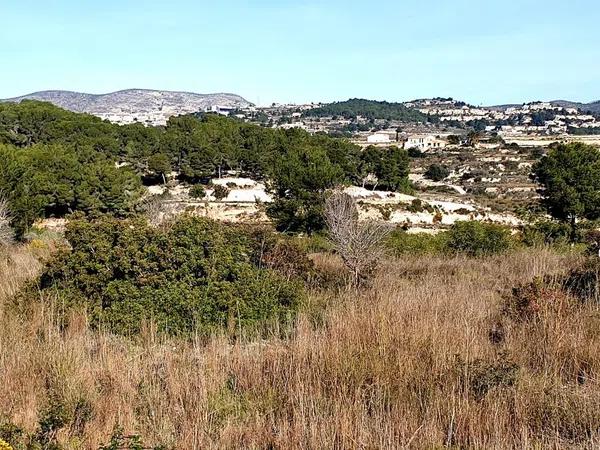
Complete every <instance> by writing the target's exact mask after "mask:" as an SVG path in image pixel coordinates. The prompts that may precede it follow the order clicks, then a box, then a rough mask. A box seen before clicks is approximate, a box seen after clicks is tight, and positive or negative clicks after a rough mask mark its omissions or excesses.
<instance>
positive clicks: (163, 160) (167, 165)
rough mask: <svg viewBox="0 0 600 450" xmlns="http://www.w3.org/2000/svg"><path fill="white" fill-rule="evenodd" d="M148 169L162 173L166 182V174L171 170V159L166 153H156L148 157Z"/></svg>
mask: <svg viewBox="0 0 600 450" xmlns="http://www.w3.org/2000/svg"><path fill="white" fill-rule="evenodd" d="M148 170H150V171H152V172H154V173H156V174H158V175H160V176H161V177H162V181H163V184H165V183H166V182H167V180H166V175H167V174H168V173H169V172H171V161H169V157H168V156H167V155H165V154H164V153H156V154H154V155H152V156H151V157H150V158H148Z"/></svg>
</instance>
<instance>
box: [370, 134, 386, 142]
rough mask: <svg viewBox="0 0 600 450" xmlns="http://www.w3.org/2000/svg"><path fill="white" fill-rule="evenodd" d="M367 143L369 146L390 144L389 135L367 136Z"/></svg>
mask: <svg viewBox="0 0 600 450" xmlns="http://www.w3.org/2000/svg"><path fill="white" fill-rule="evenodd" d="M367 142H368V143H369V144H387V143H389V142H390V135H389V134H384V133H375V134H372V135H370V136H367Z"/></svg>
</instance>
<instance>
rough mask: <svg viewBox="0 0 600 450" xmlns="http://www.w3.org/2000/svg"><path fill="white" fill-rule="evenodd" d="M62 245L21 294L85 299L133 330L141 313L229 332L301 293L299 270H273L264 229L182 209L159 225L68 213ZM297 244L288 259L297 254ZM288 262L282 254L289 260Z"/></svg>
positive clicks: (96, 317)
mask: <svg viewBox="0 0 600 450" xmlns="http://www.w3.org/2000/svg"><path fill="white" fill-rule="evenodd" d="M66 239H67V241H68V245H69V249H65V250H63V251H62V252H61V253H59V254H58V255H56V256H55V258H54V259H53V260H52V262H51V263H50V264H49V266H48V267H47V268H46V269H45V270H44V272H43V273H42V275H41V277H40V280H39V283H38V284H36V285H35V286H32V288H34V289H33V290H32V291H31V292H30V294H29V295H31V294H32V293H33V295H37V292H38V291H41V292H42V294H46V293H48V294H50V293H53V294H54V295H56V296H58V299H59V301H60V302H62V304H63V305H66V306H67V308H72V307H84V308H85V310H86V311H87V313H88V314H89V317H90V319H91V323H92V325H94V326H98V325H102V326H104V327H106V328H108V329H110V330H113V331H116V332H119V333H127V334H130V333H137V332H139V331H140V327H141V326H142V324H143V323H144V321H146V322H148V323H149V322H153V323H154V324H155V325H156V326H157V327H158V329H159V330H160V331H167V332H169V333H171V334H181V333H188V334H189V333H191V332H196V333H199V334H204V335H206V334H209V333H210V332H211V331H213V330H214V329H216V328H228V329H229V330H230V332H231V333H232V334H235V333H237V332H238V331H241V330H242V329H243V330H244V331H250V330H252V329H255V328H257V327H259V326H261V325H266V324H267V323H268V322H271V323H272V324H280V325H281V324H284V323H286V322H287V321H289V320H290V319H292V318H293V317H294V315H295V312H296V310H297V308H298V306H299V303H300V302H301V300H302V298H303V295H304V294H303V287H302V284H301V283H299V282H297V281H298V279H299V277H296V276H294V277H292V278H289V276H287V277H286V276H285V275H289V274H290V272H289V270H288V271H287V273H285V274H281V273H278V272H277V271H276V269H277V265H276V264H275V265H271V267H270V266H269V262H272V261H273V255H274V253H273V252H277V251H278V249H279V247H278V246H277V240H276V238H275V237H274V236H273V235H272V233H268V232H259V230H253V229H251V228H244V227H239V226H233V225H222V224H218V223H216V222H213V221H211V220H208V219H201V218H192V217H187V216H183V217H181V218H179V219H178V220H176V221H174V222H173V223H170V224H169V226H168V227H165V228H152V227H150V226H149V225H148V224H147V223H146V222H145V221H144V220H143V219H137V220H118V219H114V218H110V217H104V218H102V219H98V220H94V221H86V220H72V221H71V222H70V223H69V225H68V228H67V231H66ZM303 258H306V257H305V256H303V255H302V253H300V252H297V253H295V254H293V263H294V264H296V265H298V264H302V259H303ZM288 264H289V263H288Z"/></svg>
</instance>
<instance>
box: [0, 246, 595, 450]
mask: <svg viewBox="0 0 600 450" xmlns="http://www.w3.org/2000/svg"><path fill="white" fill-rule="evenodd" d="M14 255H15V256H14V257H13V258H12V259H10V260H9V261H3V262H2V267H0V270H1V271H2V274H1V275H2V278H1V280H0V294H1V295H2V303H1V304H0V305H1V306H0V373H1V374H2V383H0V399H1V400H2V402H1V405H2V406H1V409H0V424H1V423H2V421H3V420H4V421H10V422H12V423H14V424H16V425H18V426H20V427H23V428H24V429H25V430H26V431H28V432H35V430H36V427H38V422H39V421H40V418H42V417H45V416H48V414H49V411H50V412H52V411H55V409H56V405H57V404H58V405H61V407H62V409H61V411H62V412H63V413H64V416H65V417H66V423H67V425H66V426H64V427H63V428H62V429H61V430H60V431H58V433H57V436H58V440H59V442H61V443H62V444H63V445H64V446H65V447H66V448H90V449H97V448H98V445H99V444H100V443H106V442H107V441H108V440H109V438H110V435H111V433H112V431H113V428H114V426H115V424H119V425H121V426H122V427H123V429H124V430H125V432H126V433H139V434H141V436H142V437H143V441H144V443H145V445H158V444H163V445H165V446H166V447H167V448H180V449H194V448H438V447H443V446H449V447H455V448H485V449H490V448H532V447H559V446H560V447H562V446H572V447H581V446H583V447H594V446H597V445H599V444H600V440H599V434H598V428H599V427H600V386H599V379H598V375H599V373H600V352H599V351H598V350H599V348H600V334H599V333H598V330H599V329H600V315H599V314H598V307H597V306H596V305H595V304H589V303H581V302H579V303H577V302H574V301H573V300H572V299H566V298H564V296H561V295H560V294H558V293H556V292H554V293H552V294H548V295H542V296H540V295H537V294H535V295H536V297H535V298H536V299H537V301H538V302H539V303H540V304H542V305H543V304H546V303H547V302H546V303H544V302H545V301H546V300H548V299H550V301H553V302H554V303H553V304H556V302H559V303H560V302H569V305H570V306H569V307H548V308H541V311H543V314H542V313H540V314H535V315H534V316H528V315H522V316H519V317H516V318H515V315H514V314H512V313H511V314H507V313H506V310H507V307H508V306H510V304H511V303H510V301H514V297H513V296H512V294H511V289H510V288H511V287H513V286H518V285H520V284H522V283H527V282H529V281H531V280H532V279H534V278H535V277H536V276H542V275H547V274H552V273H559V272H562V271H564V270H565V269H566V268H567V267H569V266H572V265H573V263H574V261H573V260H574V259H575V257H573V256H568V255H558V254H555V253H552V252H550V251H546V250H535V251H532V250H530V251H528V252H522V253H512V254H506V255H502V256H495V257H487V258H484V259H468V258H462V257H461V258H451V259H448V258H437V257H420V258H405V259H403V260H390V261H386V262H385V264H384V267H382V270H380V272H379V275H378V276H376V277H375V279H374V281H373V283H372V285H371V286H370V287H369V288H368V289H363V290H360V291H356V290H353V289H339V290H337V291H336V292H332V291H325V292H324V291H315V292H314V293H313V294H312V295H311V301H310V304H309V306H307V309H306V311H305V313H303V314H302V315H301V316H300V318H299V320H298V322H297V324H296V326H295V329H294V332H293V333H292V336H291V337H290V338H289V339H287V340H281V339H279V338H275V337H274V338H271V339H266V340H262V341H252V342H243V341H242V340H239V341H236V342H231V341H229V340H228V339H226V338H225V337H221V336H214V337H213V338H212V339H210V340H208V341H205V340H204V341H201V340H199V339H198V340H192V341H188V340H180V339H175V338H165V337H160V336H158V335H157V334H156V333H155V332H154V331H153V329H152V327H151V326H148V327H147V329H146V331H145V332H144V333H143V334H142V336H141V337H140V338H136V339H135V340H133V339H128V338H123V337H116V336H113V335H110V334H108V333H103V332H96V331H92V330H90V328H89V327H88V325H87V322H86V317H85V316H84V315H77V314H73V315H72V316H71V318H70V320H69V323H68V324H67V325H66V326H64V325H61V324H60V323H58V321H57V320H56V317H57V315H56V314H55V309H54V308H55V307H50V306H48V303H41V302H40V304H38V305H36V306H35V307H34V308H33V310H32V312H31V315H30V316H29V317H28V318H27V320H25V319H23V318H21V317H19V316H17V315H16V314H14V313H13V312H12V310H11V308H10V303H11V302H10V298H11V297H12V295H13V294H14V293H15V291H16V289H17V287H18V285H19V284H20V283H22V282H23V281H24V280H25V279H27V278H28V277H30V276H32V275H33V274H34V273H35V271H36V270H37V266H38V264H37V262H36V260H35V258H33V257H32V256H31V251H30V249H18V250H15V251H14ZM315 264H316V265H317V267H327V269H328V271H329V272H331V271H332V270H337V272H338V274H339V273H341V271H342V270H343V268H342V266H341V262H339V261H338V260H337V259H335V258H334V257H332V256H327V255H320V256H318V257H316V258H315ZM521 292H522V291H521ZM525 294H526V295H530V294H531V292H530V290H526V292H525ZM538 294H539V293H538ZM517 300H518V299H517ZM507 302H508V303H507ZM560 304H562V303H560ZM317 305H318V306H317ZM323 305H327V306H325V307H324V306H323ZM507 305H508V306H507ZM318 308H321V309H318ZM317 309H318V311H320V313H318V314H317V313H316V311H317ZM536 311H540V308H537V309H536ZM53 408H54V409H53ZM0 430H1V428H0Z"/></svg>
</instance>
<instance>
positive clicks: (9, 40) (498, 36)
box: [0, 0, 600, 105]
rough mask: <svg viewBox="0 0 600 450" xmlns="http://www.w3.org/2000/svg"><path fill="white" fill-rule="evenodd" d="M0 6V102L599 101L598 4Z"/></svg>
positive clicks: (529, 0)
mask: <svg viewBox="0 0 600 450" xmlns="http://www.w3.org/2000/svg"><path fill="white" fill-rule="evenodd" d="M35 3H36V5H35V6H36V7H35V8H32V7H31V4H29V5H24V4H21V5H17V4H13V5H4V6H3V7H2V15H3V19H4V20H3V25H4V26H3V28H2V30H0V37H1V38H2V41H3V46H2V47H1V49H0V57H1V58H2V60H3V61H7V62H10V70H4V71H2V73H0V98H11V97H17V96H21V95H25V94H29V93H32V92H36V91H44V90H69V91H76V92H86V93H92V94H105V93H109V92H114V91H119V90H124V89H131V88H136V89H156V90H171V91H187V92H197V93H215V92H228V93H234V94H238V95H241V96H242V97H244V98H246V99H247V100H249V101H251V102H253V103H256V104H259V105H267V104H271V103H273V102H277V103H307V102H330V101H341V100H346V99H348V98H368V99H374V100H387V101H408V100H413V99H417V98H429V97H453V98H455V99H459V100H463V101H466V102H468V103H471V104H474V105H495V104H507V103H517V104H519V103H524V102H529V101H535V100H541V101H548V100H558V99H564V100H570V101H580V102H584V103H588V102H592V101H596V100H599V99H600V93H598V89H597V87H596V86H598V85H599V83H600V70H599V69H600V63H599V62H598V58H597V57H598V56H599V54H600V50H599V48H600V46H599V44H600V34H599V33H597V32H594V31H593V30H594V29H595V27H596V24H597V23H598V20H599V19H600V6H599V5H598V4H596V3H595V2H592V1H590V0H579V1H574V2H570V3H569V4H566V3H565V2H558V1H556V0H552V1H548V2H544V3H543V4H540V2H539V1H534V0H525V1H519V2H517V1H504V2H500V1H496V0H494V1H490V2H486V4H480V3H477V4H472V2H470V1H468V0H458V1H456V2H453V3H452V4H448V2H443V1H441V0H434V1H431V2H427V3H424V2H416V1H408V2H402V4H398V3H399V2H393V1H381V0H380V1H375V2H370V3H369V4H365V3H364V2H358V1H352V0H351V1H346V2H341V0H333V1H329V2H327V4H323V2H316V1H299V2H298V1H296V2H290V1H275V0H254V1H251V0H233V1H231V2H228V5H227V6H224V5H216V4H204V2H192V1H190V0H176V1H173V2H169V3H168V4H167V3H164V2H158V1H147V2H141V1H131V2H128V3H127V4H123V2H117V1H116V0H109V1H105V2H102V3H101V4H86V5H83V4H80V3H79V2H76V1H75V0H57V1H54V2H52V3H51V4H49V3H48V2H35Z"/></svg>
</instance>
